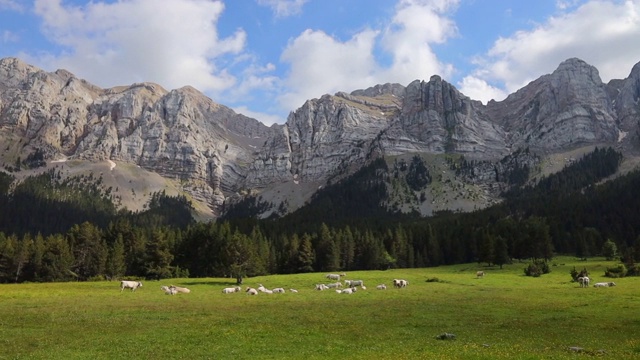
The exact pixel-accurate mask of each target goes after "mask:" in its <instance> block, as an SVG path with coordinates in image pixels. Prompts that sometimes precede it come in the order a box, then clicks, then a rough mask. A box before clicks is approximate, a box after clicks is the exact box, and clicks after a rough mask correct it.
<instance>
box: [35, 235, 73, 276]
mask: <svg viewBox="0 0 640 360" xmlns="http://www.w3.org/2000/svg"><path fill="white" fill-rule="evenodd" d="M45 242H46V246H47V249H46V252H45V253H44V256H43V258H42V274H41V275H42V280H43V281H67V280H71V279H72V276H71V267H72V265H73V263H74V259H73V253H72V252H71V248H70V247H69V243H68V242H67V240H66V239H65V238H64V237H63V236H62V235H60V234H57V235H50V236H47V238H46V241H45Z"/></svg>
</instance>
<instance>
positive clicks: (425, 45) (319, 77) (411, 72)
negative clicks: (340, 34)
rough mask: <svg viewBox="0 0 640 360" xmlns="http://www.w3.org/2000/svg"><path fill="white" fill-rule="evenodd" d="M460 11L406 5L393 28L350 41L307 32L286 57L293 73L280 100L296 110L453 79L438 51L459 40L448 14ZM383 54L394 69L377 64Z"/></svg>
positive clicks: (437, 2) (444, 3) (423, 3)
mask: <svg viewBox="0 0 640 360" xmlns="http://www.w3.org/2000/svg"><path fill="white" fill-rule="evenodd" d="M457 5H458V0H401V1H399V2H398V5H397V6H396V8H395V13H394V16H393V18H392V19H391V21H390V22H389V23H388V24H387V26H385V27H384V28H381V29H371V28H367V29H365V30H362V31H360V32H358V33H356V34H355V35H353V36H352V37H351V38H350V39H348V40H346V41H341V40H339V39H337V38H336V37H334V36H330V35H329V34H326V33H325V32H323V31H320V30H311V29H307V30H306V31H304V32H303V33H302V34H300V35H299V36H298V37H296V38H295V39H292V40H291V41H290V42H289V44H288V46H287V48H286V49H285V50H284V52H283V53H282V56H281V60H282V61H283V62H285V63H288V64H290V71H289V73H288V74H287V76H286V78H285V79H284V80H283V81H284V84H285V85H286V86H287V89H288V91H286V93H285V94H283V95H282V96H281V97H280V102H281V105H282V106H283V107H284V108H288V109H295V108H297V107H299V106H300V105H302V103H303V102H304V101H305V100H307V99H311V98H317V97H320V96H321V95H323V94H326V93H335V92H336V91H350V90H355V89H359V88H366V87H370V86H373V85H376V84H380V83H386V82H399V83H405V84H406V83H409V82H411V81H413V80H415V79H429V78H430V77H431V76H432V75H434V74H438V75H441V76H444V77H447V76H448V75H449V74H450V73H451V72H452V70H453V67H452V66H451V65H448V64H444V63H442V62H440V61H439V60H438V58H437V56H436V55H435V53H434V51H433V49H432V45H433V44H438V43H442V42H444V41H446V39H448V38H449V37H451V36H455V35H456V32H457V29H456V27H455V24H454V22H453V21H452V20H451V19H450V18H449V17H448V13H449V12H450V11H452V10H453V9H455V8H456V7H457ZM377 49H381V50H382V52H384V53H385V54H386V55H388V56H389V58H390V59H391V61H390V63H389V64H382V63H381V62H380V61H379V60H378V59H377V57H376V56H377V55H376V50H377Z"/></svg>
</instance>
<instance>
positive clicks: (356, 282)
mask: <svg viewBox="0 0 640 360" xmlns="http://www.w3.org/2000/svg"><path fill="white" fill-rule="evenodd" d="M347 281H349V280H345V281H344V282H345V285H347V286H349V287H356V286H362V285H364V281H362V280H351V281H349V284H347Z"/></svg>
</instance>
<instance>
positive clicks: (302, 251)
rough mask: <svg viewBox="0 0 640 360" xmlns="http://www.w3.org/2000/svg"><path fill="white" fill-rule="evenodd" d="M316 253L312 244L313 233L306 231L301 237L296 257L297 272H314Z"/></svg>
mask: <svg viewBox="0 0 640 360" xmlns="http://www.w3.org/2000/svg"><path fill="white" fill-rule="evenodd" d="M314 258H315V254H314V251H313V247H312V246H311V235H309V234H308V233H304V234H303V235H302V239H300V247H299V248H298V255H297V257H296V264H297V268H296V270H297V272H300V273H307V272H313V262H314Z"/></svg>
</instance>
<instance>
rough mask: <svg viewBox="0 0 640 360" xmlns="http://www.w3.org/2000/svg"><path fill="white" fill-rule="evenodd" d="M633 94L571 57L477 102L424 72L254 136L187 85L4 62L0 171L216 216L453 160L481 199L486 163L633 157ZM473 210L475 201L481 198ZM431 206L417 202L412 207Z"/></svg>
mask: <svg viewBox="0 0 640 360" xmlns="http://www.w3.org/2000/svg"><path fill="white" fill-rule="evenodd" d="M639 97H640V65H636V66H635V67H634V68H633V69H632V71H631V73H630V76H629V77H628V78H626V79H621V80H619V81H612V82H610V83H609V84H603V83H602V81H601V79H600V76H599V74H598V70H597V69H596V68H595V67H593V66H591V65H589V64H587V63H586V62H584V61H582V60H580V59H577V58H570V59H567V60H566V61H563V62H562V63H560V64H559V66H558V68H557V69H556V70H555V71H554V72H552V73H551V74H547V75H544V76H541V77H540V78H538V79H536V80H534V81H532V82H531V83H529V84H528V85H527V86H525V87H523V88H522V89H520V90H518V91H516V92H515V93H513V94H510V95H509V96H508V97H507V98H506V99H504V100H503V101H491V102H489V103H488V104H487V105H483V104H482V103H481V102H479V101H476V100H473V99H470V98H469V97H468V96H466V95H464V94H462V93H461V92H460V91H459V90H458V89H456V88H455V86H453V85H452V84H450V83H448V82H447V81H446V80H444V79H442V78H441V77H440V76H438V75H434V76H432V77H431V78H430V79H429V80H428V81H424V80H420V79H418V80H415V81H412V82H411V83H409V84H407V85H401V84H395V83H387V84H380V85H374V86H372V87H370V88H367V89H361V90H355V91H353V92H351V93H345V92H338V93H336V94H334V95H324V96H322V97H320V98H319V99H311V100H308V101H306V102H305V103H304V104H303V106H301V107H300V108H299V109H296V110H294V111H292V112H291V113H290V115H289V117H288V118H287V122H286V123H285V124H283V125H277V126H271V127H267V126H265V125H264V124H262V123H260V122H259V121H257V120H255V119H252V118H249V117H246V116H244V115H241V114H237V113H235V112H234V111H233V110H231V109H229V108H228V107H226V106H224V105H222V104H218V103H216V102H214V101H213V100H211V99H209V98H208V97H206V96H205V95H204V94H202V93H200V92H199V91H197V90H196V89H194V88H193V87H190V86H185V87H182V88H180V89H174V90H166V89H163V88H162V87H161V86H159V85H157V84H153V83H137V84H132V85H130V86H118V87H113V88H109V89H101V88H99V87H96V86H94V85H92V84H90V83H88V82H86V81H84V80H81V79H78V78H76V77H75V76H74V75H73V74H72V73H70V72H68V71H66V70H58V71H55V72H52V73H49V72H45V71H43V70H41V69H38V68H36V67H34V66H31V65H28V64H26V63H24V62H22V61H21V60H20V59H17V58H5V59H0V137H1V138H2V143H3V144H6V145H4V149H0V162H1V163H2V164H4V166H5V169H7V168H12V167H13V164H16V162H20V161H22V159H26V158H28V157H29V156H30V155H31V154H34V153H35V152H38V153H39V154H43V156H44V158H45V160H47V161H52V160H55V159H61V158H64V159H73V160H75V161H78V162H87V163H92V162H100V161H107V160H109V161H112V162H116V163H119V164H130V165H131V166H132V167H138V168H139V169H142V170H145V171H148V172H150V173H154V174H157V175H159V176H161V177H162V178H163V179H166V181H167V182H170V183H173V184H175V186H176V188H179V189H180V191H183V192H185V193H187V194H189V195H190V196H191V197H192V198H193V199H194V200H196V201H198V202H200V203H202V204H205V205H204V206H205V207H207V208H208V209H210V211H211V213H212V214H213V215H214V216H216V215H219V214H220V213H221V212H222V211H224V209H225V207H226V206H228V205H229V204H230V203H232V202H234V201H235V200H236V199H241V198H243V197H245V196H247V195H258V196H263V197H264V198H265V199H268V200H269V201H271V202H273V203H274V204H276V205H277V204H280V203H282V204H288V205H287V206H286V208H287V210H288V211H292V210H294V209H295V208H296V207H298V206H300V205H302V204H303V203H304V201H306V200H308V199H309V198H310V197H311V196H312V194H313V193H314V192H315V191H317V189H318V187H320V186H323V185H324V184H326V183H327V182H329V181H335V180H336V179H339V178H342V177H344V176H348V175H349V174H351V173H353V172H354V171H355V170H357V169H359V168H361V167H362V166H363V165H364V164H366V163H367V162H369V161H371V160H372V159H374V158H377V157H385V158H389V157H402V156H409V155H410V154H423V155H425V156H426V155H428V156H435V157H437V156H440V155H455V156H464V157H465V158H468V159H473V160H477V161H480V162H482V164H496V165H494V166H491V165H486V167H485V168H484V170H482V169H480V168H478V169H476V170H477V171H476V173H475V175H474V176H472V177H469V178H468V179H467V180H468V181H470V182H472V183H473V184H474V186H479V185H482V184H484V185H482V186H486V189H485V190H483V191H486V193H485V195H483V196H484V197H485V198H487V199H488V198H490V197H491V196H495V194H496V193H495V191H494V190H491V189H494V187H492V185H491V182H492V181H493V182H495V181H496V175H495V174H494V175H493V176H492V175H491V171H494V172H496V171H498V172H499V171H503V170H500V169H503V168H504V165H499V166H498V165H497V163H498V162H500V161H502V160H503V159H505V157H507V156H510V155H511V154H513V153H516V152H517V151H518V149H524V148H530V149H532V150H533V151H535V152H538V153H540V154H547V155H548V154H556V153H558V154H559V153H563V152H567V151H573V150H574V149H578V148H581V147H588V146H595V145H612V146H617V147H619V148H623V149H635V147H637V143H638V133H640V129H638V126H639V125H638V124H639V120H640V119H639V115H638V114H639V110H638V107H637V103H638V98H639ZM520 161H521V162H522V161H524V162H526V161H532V160H526V159H521V160H520ZM531 164H532V165H533V163H531ZM434 166H435V165H434ZM483 166H485V165H483ZM490 169H494V170H490ZM496 169H497V170H496ZM485 170H486V171H485ZM505 171H507V170H505ZM119 176H122V177H124V176H131V175H125V174H121V175H119ZM114 178H116V176H115V175H114ZM118 185H119V186H123V187H126V181H124V182H123V183H118ZM501 186H502V185H501ZM492 191H494V192H493V193H492ZM432 201H434V204H436V203H437V199H432ZM483 201H484V203H479V206H484V205H486V204H487V203H488V201H489V200H486V201H485V200H483ZM483 204H484V205H483ZM434 206H436V205H430V204H427V203H424V204H422V205H421V206H420V209H421V210H420V211H421V212H423V213H429V212H430V211H432V210H434V209H436V208H435V207H434ZM443 206H444V205H443Z"/></svg>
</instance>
